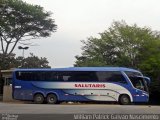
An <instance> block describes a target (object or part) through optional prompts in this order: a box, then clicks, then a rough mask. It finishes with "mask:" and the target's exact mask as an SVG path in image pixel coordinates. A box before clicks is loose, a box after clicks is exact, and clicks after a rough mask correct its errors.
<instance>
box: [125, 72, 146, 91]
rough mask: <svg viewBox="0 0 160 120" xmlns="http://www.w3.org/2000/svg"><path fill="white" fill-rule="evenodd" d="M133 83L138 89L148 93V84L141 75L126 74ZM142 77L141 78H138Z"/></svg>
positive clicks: (135, 73)
mask: <svg viewBox="0 0 160 120" xmlns="http://www.w3.org/2000/svg"><path fill="white" fill-rule="evenodd" d="M125 73H126V74H127V76H128V77H129V79H130V81H131V82H132V84H133V86H134V87H135V88H137V89H140V90H143V91H146V92H148V86H147V82H146V81H145V80H144V78H143V77H141V76H142V74H141V73H138V72H125ZM138 76H140V77H138Z"/></svg>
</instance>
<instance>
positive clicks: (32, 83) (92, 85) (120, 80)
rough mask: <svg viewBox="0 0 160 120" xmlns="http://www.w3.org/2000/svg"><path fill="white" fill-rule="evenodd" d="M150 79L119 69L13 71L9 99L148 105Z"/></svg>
mask: <svg viewBox="0 0 160 120" xmlns="http://www.w3.org/2000/svg"><path fill="white" fill-rule="evenodd" d="M149 83H150V79H149V78H148V77H144V76H143V75H142V73H141V72H139V71H137V70H134V69H129V68H123V67H71V68H55V69H16V70H15V71H14V72H13V98H14V99H17V100H32V101H34V102H35V103H44V102H45V101H46V102H47V103H49V104H55V103H58V102H60V101H117V102H119V103H120V104H130V103H131V102H148V100H149V92H148V85H149Z"/></svg>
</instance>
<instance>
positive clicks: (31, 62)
mask: <svg viewBox="0 0 160 120" xmlns="http://www.w3.org/2000/svg"><path fill="white" fill-rule="evenodd" d="M16 62H17V63H16V66H17V67H20V68H51V66H49V62H48V60H47V58H45V57H40V58H39V57H38V56H35V55H34V54H33V53H30V56H29V57H27V58H23V57H21V56H19V57H17V58H16Z"/></svg>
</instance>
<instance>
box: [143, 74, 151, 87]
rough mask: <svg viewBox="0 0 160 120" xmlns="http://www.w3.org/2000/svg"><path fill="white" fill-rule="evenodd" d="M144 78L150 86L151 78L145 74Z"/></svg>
mask: <svg viewBox="0 0 160 120" xmlns="http://www.w3.org/2000/svg"><path fill="white" fill-rule="evenodd" d="M143 78H144V80H145V81H146V82H147V86H150V83H151V79H150V78H149V77H146V76H144V77H143Z"/></svg>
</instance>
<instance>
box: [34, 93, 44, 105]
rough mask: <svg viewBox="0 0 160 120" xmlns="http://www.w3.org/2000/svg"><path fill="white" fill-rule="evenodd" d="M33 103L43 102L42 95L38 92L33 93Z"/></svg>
mask: <svg viewBox="0 0 160 120" xmlns="http://www.w3.org/2000/svg"><path fill="white" fill-rule="evenodd" d="M33 101H34V103H36V104H42V103H43V102H44V95H43V94H42V93H40V92H38V93H35V94H34V96H33Z"/></svg>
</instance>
